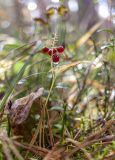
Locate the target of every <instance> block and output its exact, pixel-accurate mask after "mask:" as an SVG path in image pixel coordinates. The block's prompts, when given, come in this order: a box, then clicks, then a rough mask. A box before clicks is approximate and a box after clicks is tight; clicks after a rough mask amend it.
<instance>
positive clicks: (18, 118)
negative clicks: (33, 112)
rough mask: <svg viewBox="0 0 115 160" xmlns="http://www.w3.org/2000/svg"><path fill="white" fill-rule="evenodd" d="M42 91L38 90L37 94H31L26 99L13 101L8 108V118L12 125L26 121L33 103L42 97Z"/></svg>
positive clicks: (41, 89)
mask: <svg viewBox="0 0 115 160" xmlns="http://www.w3.org/2000/svg"><path fill="white" fill-rule="evenodd" d="M43 90H44V89H43V88H40V89H38V91H37V92H32V93H31V94H29V95H27V96H26V97H23V98H20V99H17V100H16V101H14V103H13V104H12V106H11V108H9V118H10V120H11V124H12V125H19V124H21V123H23V122H24V121H25V120H26V119H27V117H28V115H29V111H30V109H31V106H32V104H33V102H34V101H35V100H36V99H37V98H39V97H40V96H42V95H43ZM7 108H8V106H7Z"/></svg>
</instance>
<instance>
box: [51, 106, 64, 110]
mask: <svg viewBox="0 0 115 160" xmlns="http://www.w3.org/2000/svg"><path fill="white" fill-rule="evenodd" d="M50 110H57V111H63V110H64V109H63V108H62V107H61V106H54V107H52V108H51V109H50Z"/></svg>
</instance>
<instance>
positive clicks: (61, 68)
mask: <svg viewBox="0 0 115 160" xmlns="http://www.w3.org/2000/svg"><path fill="white" fill-rule="evenodd" d="M82 63H88V64H89V63H91V62H90V61H76V62H72V63H69V64H65V65H62V66H59V67H56V68H53V69H51V70H50V72H52V71H54V72H55V73H56V74H60V73H63V72H65V71H67V70H68V69H70V68H72V67H74V66H76V65H78V64H82Z"/></svg>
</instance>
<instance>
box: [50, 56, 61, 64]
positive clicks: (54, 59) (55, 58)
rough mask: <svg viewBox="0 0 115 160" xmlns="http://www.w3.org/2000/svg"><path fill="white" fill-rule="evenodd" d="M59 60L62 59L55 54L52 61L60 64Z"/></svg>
mask: <svg viewBox="0 0 115 160" xmlns="http://www.w3.org/2000/svg"><path fill="white" fill-rule="evenodd" d="M59 59H60V57H59V56H58V55H57V54H53V56H52V60H53V62H54V63H58V62H59Z"/></svg>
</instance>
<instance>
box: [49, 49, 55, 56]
mask: <svg viewBox="0 0 115 160" xmlns="http://www.w3.org/2000/svg"><path fill="white" fill-rule="evenodd" d="M56 52H57V50H56V49H55V48H53V49H50V50H49V51H48V54H49V55H50V56H51V55H53V54H54V53H56Z"/></svg>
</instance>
